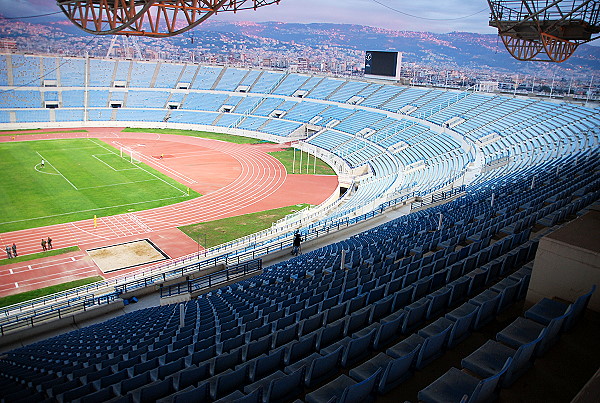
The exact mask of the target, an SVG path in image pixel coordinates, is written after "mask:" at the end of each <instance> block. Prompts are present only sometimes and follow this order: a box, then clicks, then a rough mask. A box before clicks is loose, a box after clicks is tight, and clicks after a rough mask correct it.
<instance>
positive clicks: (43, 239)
mask: <svg viewBox="0 0 600 403" xmlns="http://www.w3.org/2000/svg"><path fill="white" fill-rule="evenodd" d="M42 249H43V250H44V251H46V250H48V249H46V239H45V238H42Z"/></svg>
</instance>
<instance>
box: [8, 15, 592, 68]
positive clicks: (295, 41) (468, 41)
mask: <svg viewBox="0 0 600 403" xmlns="http://www.w3.org/2000/svg"><path fill="white" fill-rule="evenodd" d="M0 37H2V38H11V39H14V40H16V41H17V43H18V46H19V48H20V49H23V50H26V51H31V52H60V53H65V52H66V53H72V52H76V51H81V48H82V47H89V48H90V49H96V50H97V49H101V48H107V46H108V44H109V43H110V37H101V38H97V40H95V41H94V40H93V38H92V37H90V35H89V34H86V33H84V32H83V31H80V30H79V29H78V28H77V27H75V26H73V25H72V24H71V23H70V22H67V21H60V22H52V21H48V22H45V23H39V24H33V23H30V22H21V21H14V20H5V19H1V18H0ZM140 44H141V46H142V47H143V48H144V49H154V50H156V51H162V52H185V51H190V50H194V49H196V50H198V49H200V50H202V51H205V52H212V53H219V52H221V53H222V52H230V51H231V50H232V49H235V48H237V49H244V51H251V52H255V53H256V52H264V53H265V54H288V55H289V54H293V53H294V52H295V54H302V55H303V57H309V58H310V57H311V55H313V56H316V55H319V57H324V56H325V55H326V54H327V53H328V52H329V53H331V52H336V54H340V52H341V53H344V52H346V53H347V54H348V57H349V58H354V59H355V60H356V61H357V62H359V63H360V62H361V61H362V60H361V55H362V54H363V52H364V51H366V50H397V51H401V52H403V54H404V61H405V62H407V63H414V64H417V65H423V66H431V67H434V68H436V67H439V68H444V69H448V68H451V69H452V68H455V69H461V70H462V69H467V70H468V69H476V70H489V71H496V72H503V73H518V74H536V75H541V76H544V75H546V76H551V75H553V74H557V75H559V76H560V75H562V76H577V77H580V78H581V77H585V76H586V75H589V76H591V75H592V74H596V73H600V47H598V46H591V45H581V46H580V47H579V48H578V49H577V51H576V53H575V54H574V55H573V56H572V57H571V58H570V59H569V60H567V61H566V62H564V63H560V64H556V63H542V62H520V61H517V60H515V59H513V58H512V57H511V56H510V55H509V54H508V52H507V51H506V49H504V46H503V44H502V42H501V41H500V40H499V38H498V36H497V35H493V34H477V33H468V32H450V33H441V34H440V33H431V32H414V31H402V30H397V31H396V30H389V29H381V28H374V27H369V26H363V25H351V24H331V23H311V24H298V23H281V22H262V23H255V22H229V21H219V20H208V21H205V22H204V23H203V24H201V25H200V26H198V27H196V28H195V29H193V30H191V31H188V32H186V33H184V34H181V35H179V36H176V37H171V38H161V39H153V38H140ZM67 50H68V51H67Z"/></svg>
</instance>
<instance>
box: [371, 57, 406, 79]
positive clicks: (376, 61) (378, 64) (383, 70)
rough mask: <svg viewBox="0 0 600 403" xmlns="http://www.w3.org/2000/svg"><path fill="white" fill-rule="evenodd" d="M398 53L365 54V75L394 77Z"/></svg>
mask: <svg viewBox="0 0 600 403" xmlns="http://www.w3.org/2000/svg"><path fill="white" fill-rule="evenodd" d="M397 69H398V52H381V51H367V52H366V54H365V75H371V76H384V77H392V78H394V77H396V75H397V71H398V70H397Z"/></svg>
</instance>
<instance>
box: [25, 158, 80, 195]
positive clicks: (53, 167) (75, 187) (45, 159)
mask: <svg viewBox="0 0 600 403" xmlns="http://www.w3.org/2000/svg"><path fill="white" fill-rule="evenodd" d="M36 154H37V155H39V156H40V158H41V159H43V160H44V162H46V163H48V165H50V166H51V167H52V169H54V170H55V171H56V172H58V174H59V175H60V176H62V177H63V179H64V180H66V181H67V182H68V183H69V185H71V186H73V189H75V190H79V189H77V186H75V185H73V183H72V182H71V181H70V180H68V179H67V177H66V176H64V175H63V174H62V173H61V172H60V171H59V170H58V169H56V167H55V166H54V165H52V163H51V162H50V161H48V159H47V158H44V156H43V155H42V154H40V153H39V152H37V151H36Z"/></svg>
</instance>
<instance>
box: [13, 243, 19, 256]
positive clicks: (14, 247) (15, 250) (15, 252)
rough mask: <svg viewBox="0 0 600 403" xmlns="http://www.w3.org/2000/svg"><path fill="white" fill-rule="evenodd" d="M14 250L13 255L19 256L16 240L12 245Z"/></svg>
mask: <svg viewBox="0 0 600 403" xmlns="http://www.w3.org/2000/svg"><path fill="white" fill-rule="evenodd" d="M12 252H13V256H14V257H17V256H19V255H17V245H15V243H14V242H13V245H12Z"/></svg>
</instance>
